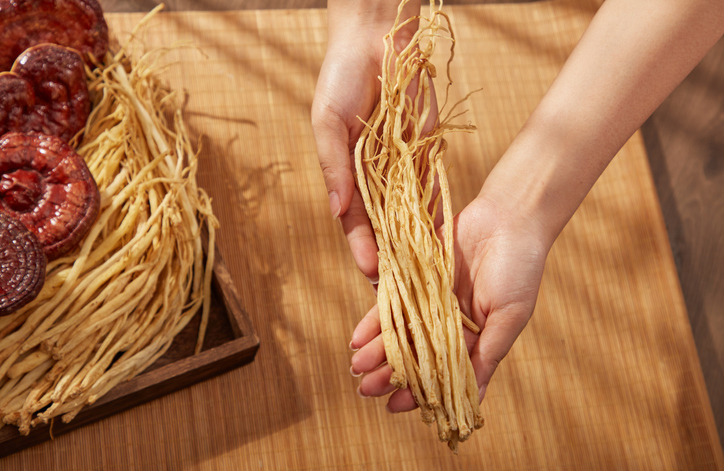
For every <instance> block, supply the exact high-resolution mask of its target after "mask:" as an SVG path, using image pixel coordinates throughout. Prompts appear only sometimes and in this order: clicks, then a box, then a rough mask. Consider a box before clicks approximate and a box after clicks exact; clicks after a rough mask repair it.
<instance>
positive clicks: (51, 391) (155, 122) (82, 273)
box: [0, 49, 217, 434]
mask: <svg viewBox="0 0 724 471" xmlns="http://www.w3.org/2000/svg"><path fill="white" fill-rule="evenodd" d="M164 52H165V51H154V52H149V53H147V54H145V55H143V56H142V57H140V58H139V59H138V60H136V61H131V60H129V59H127V58H126V53H127V51H126V50H125V49H122V50H121V51H120V52H119V53H118V54H116V55H115V56H111V55H110V54H108V55H107V56H106V58H105V61H104V64H101V65H100V66H99V67H98V68H97V69H95V70H93V71H92V72H91V71H90V70H89V71H88V75H89V77H88V79H89V89H90V90H91V91H92V93H93V94H94V105H93V112H92V113H91V116H90V117H89V119H88V123H87V125H86V129H85V132H84V137H83V141H82V142H81V145H80V147H79V149H78V153H79V154H80V155H81V156H82V157H83V158H84V159H85V160H86V163H87V164H88V167H89V168H90V170H91V172H92V173H93V176H94V177H95V179H96V182H97V184H98V189H99V190H100V194H101V210H100V214H99V216H98V219H97V220H96V222H95V224H94V226H93V227H92V229H91V230H90V232H89V234H88V235H87V236H86V238H85V239H84V240H83V242H82V244H81V246H80V247H78V248H77V249H76V250H75V251H74V252H73V253H71V254H70V255H69V256H66V257H64V258H61V259H58V260H55V261H53V262H51V263H49V264H48V267H47V272H46V273H47V275H46V281H45V286H44V287H43V290H42V291H41V293H40V294H39V295H38V297H37V298H36V299H35V301H33V302H32V303H31V304H29V305H27V306H26V307H24V308H23V309H21V310H20V311H18V312H17V313H15V314H14V315H11V316H7V317H3V318H0V417H1V418H2V421H3V423H5V424H10V423H12V424H15V425H17V426H18V427H19V428H20V432H21V433H24V434H27V433H28V432H29V431H30V427H32V426H34V425H36V424H37V423H47V421H48V420H49V419H51V418H53V417H57V416H62V419H63V421H64V422H68V421H70V420H71V419H72V418H73V417H75V415H76V414H77V413H78V412H79V411H80V410H81V409H82V408H83V406H85V405H87V404H92V403H94V402H95V401H96V400H97V399H98V398H100V397H102V396H103V395H104V394H106V393H107V392H108V391H109V390H110V389H111V388H113V387H114V386H115V385H117V384H118V383H120V382H121V381H124V380H128V379H130V378H132V377H134V376H135V375H137V374H139V373H140V372H142V371H143V370H144V369H145V368H147V367H148V366H150V365H151V364H153V363H154V362H155V361H156V360H157V359H158V358H159V357H160V356H162V355H163V354H164V353H165V352H166V350H167V349H168V347H169V346H170V345H171V343H172V341H173V339H174V336H175V335H176V334H177V333H179V332H180V331H181V330H182V329H183V328H184V327H185V326H186V325H187V324H188V322H189V321H190V320H191V318H192V317H193V316H194V315H196V314H197V313H198V312H199V311H201V312H202V322H201V328H200V332H199V339H198V344H197V351H198V350H199V349H200V348H201V344H202V343H203V336H204V332H205V326H206V322H207V318H208V312H209V311H208V309H209V299H210V297H209V296H210V283H211V267H212V264H213V258H214V257H213V253H214V229H215V227H216V226H217V222H216V219H215V218H214V216H213V214H212V212H211V203H210V200H209V198H208V197H207V195H206V193H204V192H203V190H201V189H199V188H198V187H197V185H196V171H197V158H196V153H195V152H194V150H193V148H192V146H191V143H190V141H189V137H188V132H187V130H186V127H185V126H184V122H183V120H182V117H181V112H180V110H179V109H178V106H177V105H176V103H177V102H178V101H179V100H175V97H174V94H173V93H170V92H169V91H167V90H166V89H165V87H163V86H162V83H161V82H160V81H159V79H158V76H159V74H160V72H161V68H160V66H159V60H160V59H161V58H162V57H163V54H164ZM167 116H171V117H172V118H171V119H172V121H173V123H172V124H171V123H169V122H168V120H167ZM204 223H205V224H206V226H207V227H208V231H209V249H208V257H207V260H206V263H204V253H203V247H202V245H201V240H200V235H201V234H200V231H201V227H202V226H203V224H204ZM0 426H1V424H0Z"/></svg>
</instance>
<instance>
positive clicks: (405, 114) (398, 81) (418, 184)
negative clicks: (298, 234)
mask: <svg viewBox="0 0 724 471" xmlns="http://www.w3.org/2000/svg"><path fill="white" fill-rule="evenodd" d="M405 3H407V2H406V0H405V1H403V2H402V4H401V5H400V7H399V9H398V17H397V20H396V21H395V26H394V27H393V29H392V31H390V33H389V34H387V35H386V36H385V38H384V41H385V55H384V60H383V64H382V74H381V81H382V92H381V100H380V104H379V105H378V106H377V108H376V109H375V111H374V112H373V114H372V116H371V118H370V120H369V121H368V123H367V126H366V127H365V129H364V131H363V133H362V135H361V137H360V139H359V141H358V142H357V147H356V149H355V165H356V169H357V185H358V187H359V189H360V192H361V194H362V198H363V200H364V203H365V208H366V209H367V214H368V215H369V217H370V220H371V222H372V227H373V229H374V232H375V237H376V239H377V245H378V247H379V252H378V254H379V275H380V281H379V286H378V293H377V304H378V307H379V312H380V323H381V326H382V337H383V340H384V345H385V352H386V354H387V362H388V364H389V365H390V367H391V368H392V371H393V373H392V378H391V379H390V382H391V383H392V384H393V385H394V386H396V387H398V388H408V387H409V388H410V391H411V392H412V395H413V397H414V398H415V401H416V402H417V404H418V405H419V406H420V412H421V415H422V420H423V421H424V422H425V423H427V424H431V423H433V422H436V423H437V429H438V435H439V438H440V440H442V441H445V442H448V445H449V446H450V448H451V449H452V450H453V451H457V445H458V442H459V441H464V440H466V439H467V438H468V437H469V436H470V434H471V433H472V432H473V430H474V429H476V428H480V427H482V425H483V418H482V416H481V414H480V406H479V400H478V387H477V382H476V380H475V373H474V371H473V367H472V364H471V362H470V357H469V355H468V351H467V348H466V345H465V339H464V337H463V324H465V325H466V326H467V327H468V328H470V329H471V330H472V331H473V332H476V333H477V332H478V331H479V329H478V327H477V326H476V325H475V324H474V323H473V322H472V321H471V320H470V319H468V318H467V317H466V316H465V315H464V314H463V313H462V312H461V311H460V307H459V304H458V300H457V297H456V296H455V293H454V292H453V283H454V273H455V253H454V250H453V224H452V222H453V213H452V205H451V202H450V190H449V187H448V181H447V177H446V174H445V168H444V166H443V156H444V153H445V150H446V147H447V145H446V142H445V140H444V139H443V135H444V134H445V133H447V132H449V131H453V130H463V131H471V130H473V129H475V128H474V127H473V126H460V125H455V124H452V123H451V120H452V119H454V118H455V117H456V116H453V115H452V110H454V109H455V106H453V107H452V109H451V111H450V112H449V113H448V115H447V116H446V117H445V118H444V119H438V121H437V122H436V123H435V125H434V127H433V129H432V130H431V131H429V132H424V131H423V127H424V126H425V123H426V122H427V120H428V117H429V116H430V113H431V111H432V110H431V103H432V97H431V94H432V93H433V90H431V87H430V82H429V80H430V79H432V78H433V77H435V75H436V73H435V68H434V66H433V65H432V64H431V63H430V61H429V60H430V58H431V56H432V54H433V52H434V50H435V45H436V42H437V40H438V39H440V38H442V37H445V38H448V39H449V40H450V41H451V43H452V45H453V47H454V44H455V42H454V36H453V33H452V29H451V28H450V20H449V18H448V17H447V15H446V14H445V13H443V12H442V11H441V10H440V8H441V5H437V4H436V2H434V1H433V2H431V4H430V10H429V16H428V17H420V18H419V20H420V28H419V29H418V31H417V33H416V34H415V35H414V37H413V38H412V40H411V41H410V43H409V45H407V46H406V47H405V48H404V49H403V50H402V51H401V52H399V53H396V52H395V47H394V36H395V34H396V33H397V32H398V31H399V30H400V29H401V28H402V27H404V26H405V25H406V24H408V23H409V22H411V21H415V20H417V19H418V18H411V19H409V20H407V21H404V22H403V21H401V20H400V13H399V12H401V11H402V7H403V6H404V5H405ZM452 51H453V49H452V48H451V53H450V59H449V61H448V81H449V82H448V86H449V85H450V83H452V81H451V80H450V74H449V65H450V61H451V60H452V55H453V54H452ZM417 78H419V80H417V83H416V90H411V91H412V93H410V94H408V93H407V92H408V88H410V86H411V84H413V85H412V87H413V88H414V87H415V85H414V84H415V79H417ZM410 95H413V96H415V97H416V98H415V99H412V98H410ZM442 108H443V109H444V108H445V106H444V105H443V107H442ZM440 113H441V115H442V109H441V111H440ZM436 179H437V181H439V186H440V191H439V193H437V192H436V191H435V180H436ZM436 193H437V194H436ZM440 199H441V200H442V211H443V220H444V229H443V237H442V240H440V239H439V238H438V237H437V235H436V228H435V218H436V215H437V214H436V212H437V210H438V206H440V205H439V202H440Z"/></svg>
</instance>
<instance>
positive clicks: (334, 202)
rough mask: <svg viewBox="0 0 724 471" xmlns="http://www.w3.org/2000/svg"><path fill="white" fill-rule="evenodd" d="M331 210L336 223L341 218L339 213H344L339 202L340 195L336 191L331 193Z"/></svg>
mask: <svg viewBox="0 0 724 471" xmlns="http://www.w3.org/2000/svg"><path fill="white" fill-rule="evenodd" d="M328 196H329V210H330V211H332V219H334V220H335V221H336V220H337V218H339V213H340V211H342V205H341V204H340V202H339V195H338V194H337V192H336V191H330V192H329V195H328Z"/></svg>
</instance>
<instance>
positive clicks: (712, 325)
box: [642, 39, 724, 443]
mask: <svg viewBox="0 0 724 471" xmlns="http://www.w3.org/2000/svg"><path fill="white" fill-rule="evenodd" d="M642 131H643V135H644V139H645V142H646V148H647V150H648V153H649V160H650V162H651V168H652V171H653V175H654V179H655V181H656V189H657V192H658V195H659V198H660V200H661V207H662V210H663V214H664V220H665V221H666V227H667V230H668V233H669V240H670V242H671V247H672V249H673V252H674V258H675V260H676V266H677V269H678V273H679V279H680V280H681V286H682V290H683V293H684V299H685V300H686V308H687V311H688V313H689V319H690V321H691V328H692V330H693V332H694V339H695V340H696V346H697V349H698V351H699V359H700V361H701V367H702V370H703V372H704V379H705V380H706V385H707V389H708V390H709V397H710V398H711V403H712V408H713V411H714V417H715V419H716V422H717V425H718V429H719V437H720V438H721V439H722V440H723V443H724V243H723V242H724V238H723V236H722V234H724V39H722V40H720V41H719V42H718V43H717V45H716V46H715V47H714V48H713V49H712V50H711V51H710V52H709V54H708V55H707V56H706V57H705V58H704V60H703V61H702V62H701V63H700V64H699V65H698V66H697V67H696V68H695V69H694V70H693V72H692V73H691V74H690V75H689V76H688V77H687V78H686V79H685V80H684V81H683V83H682V84H681V85H680V86H679V87H678V88H677V89H676V90H675V91H674V92H673V93H672V94H671V96H670V97H669V98H668V99H667V100H666V101H665V102H664V103H663V104H662V105H661V106H660V107H659V109H658V110H657V111H656V112H655V113H654V115H653V116H652V117H651V118H650V119H649V120H648V121H647V123H646V124H645V125H644V126H643V128H642Z"/></svg>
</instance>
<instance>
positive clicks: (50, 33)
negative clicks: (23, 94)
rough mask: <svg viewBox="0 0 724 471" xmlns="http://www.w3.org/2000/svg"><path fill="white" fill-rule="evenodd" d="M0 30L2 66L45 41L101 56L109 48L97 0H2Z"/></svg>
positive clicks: (0, 65)
mask: <svg viewBox="0 0 724 471" xmlns="http://www.w3.org/2000/svg"><path fill="white" fill-rule="evenodd" d="M0 31H2V37H0V70H8V69H9V68H10V66H12V64H13V61H14V60H15V58H16V57H18V56H19V55H20V54H21V53H22V52H23V51H25V50H26V49H28V48H29V47H32V46H35V45H37V44H42V43H53V44H60V45H63V46H68V47H72V48H73V49H76V50H77V51H79V52H80V53H81V54H83V56H84V58H86V57H87V56H88V54H92V55H93V56H94V57H95V58H96V59H98V60H101V59H103V56H104V55H105V53H106V51H107V50H108V25H107V24H106V21H105V19H104V18H103V10H102V9H101V7H100V5H99V4H98V2H97V1H96V0H34V1H32V2H31V1H18V0H0Z"/></svg>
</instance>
